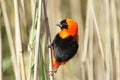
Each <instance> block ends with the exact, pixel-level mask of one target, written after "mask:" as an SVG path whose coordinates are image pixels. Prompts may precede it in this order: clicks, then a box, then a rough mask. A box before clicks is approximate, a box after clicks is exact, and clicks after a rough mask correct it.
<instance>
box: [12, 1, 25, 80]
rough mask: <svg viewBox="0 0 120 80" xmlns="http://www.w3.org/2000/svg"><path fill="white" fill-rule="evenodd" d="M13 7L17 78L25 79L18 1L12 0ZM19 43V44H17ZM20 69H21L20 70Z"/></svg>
mask: <svg viewBox="0 0 120 80" xmlns="http://www.w3.org/2000/svg"><path fill="white" fill-rule="evenodd" d="M14 9H15V27H16V28H15V35H16V54H17V62H18V63H17V64H18V67H19V69H18V71H17V73H18V77H19V79H18V80H21V77H22V80H26V72H25V63H24V56H23V49H22V39H21V29H20V21H19V10H18V1H17V0H14ZM18 45H19V46H18ZM20 69H21V70H20Z"/></svg>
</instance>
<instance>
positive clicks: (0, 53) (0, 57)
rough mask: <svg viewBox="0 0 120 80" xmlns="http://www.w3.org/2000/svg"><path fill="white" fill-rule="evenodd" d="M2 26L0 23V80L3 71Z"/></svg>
mask: <svg viewBox="0 0 120 80" xmlns="http://www.w3.org/2000/svg"><path fill="white" fill-rule="evenodd" d="M2 64H3V63H2V25H1V22H0V80H3V76H2V75H3V74H2V72H3V70H2Z"/></svg>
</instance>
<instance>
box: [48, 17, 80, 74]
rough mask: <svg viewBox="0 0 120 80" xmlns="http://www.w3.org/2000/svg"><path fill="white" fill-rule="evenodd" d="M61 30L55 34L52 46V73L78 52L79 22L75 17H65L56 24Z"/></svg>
mask: <svg viewBox="0 0 120 80" xmlns="http://www.w3.org/2000/svg"><path fill="white" fill-rule="evenodd" d="M56 25H57V26H58V27H59V28H60V31H59V32H58V33H57V34H56V35H55V37H54V39H53V42H52V43H51V44H50V46H51V47H52V52H53V54H52V64H53V71H50V74H54V73H56V72H57V70H58V68H59V67H60V65H64V64H65V63H66V62H68V61H69V60H70V59H71V58H73V56H74V55H75V54H76V53H77V50H78V48H79V45H78V24H77V22H76V21H75V20H73V19H69V18H67V19H64V20H62V21H60V22H59V23H57V24H56Z"/></svg>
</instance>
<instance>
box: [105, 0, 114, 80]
mask: <svg viewBox="0 0 120 80" xmlns="http://www.w3.org/2000/svg"><path fill="white" fill-rule="evenodd" d="M109 7H110V6H109V0H105V19H106V20H105V21H106V24H105V29H106V36H105V37H106V42H105V43H106V44H105V47H106V48H105V51H106V52H105V62H106V76H105V77H106V79H105V80H110V79H111V76H113V75H111V62H110V61H111V59H112V58H111V39H110V9H109Z"/></svg>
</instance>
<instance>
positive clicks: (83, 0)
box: [0, 0, 120, 80]
mask: <svg viewBox="0 0 120 80" xmlns="http://www.w3.org/2000/svg"><path fill="white" fill-rule="evenodd" d="M37 1H39V0H37ZM3 3H5V4H6V5H5V6H6V9H5V7H4V5H2V4H3ZM0 4H1V5H0V35H1V36H0V40H2V44H1V46H2V52H0V54H1V55H2V63H1V64H2V66H0V67H1V68H2V76H3V80H15V77H14V71H13V65H12V62H11V54H10V53H11V52H10V47H9V44H8V37H7V36H8V35H7V33H6V28H5V26H6V25H5V24H6V23H5V20H6V19H5V18H4V17H3V16H4V15H3V14H4V12H3V10H6V11H7V12H6V13H7V15H8V19H9V23H10V28H11V31H12V35H13V37H12V38H13V41H14V42H15V14H14V2H13V0H0ZM33 5H34V0H18V7H19V14H20V15H19V17H20V27H21V34H22V46H23V50H24V54H25V55H24V58H25V60H26V61H28V60H29V59H28V58H29V57H28V54H27V47H28V43H29V36H30V29H31V26H32V21H33V18H34V12H33V11H34V7H32V6H33ZM46 7H47V15H48V20H49V26H50V33H51V38H52V40H53V38H54V36H55V35H56V33H58V32H59V30H60V29H59V28H58V27H57V26H56V23H57V22H59V21H61V20H63V19H66V18H71V19H74V20H76V21H77V23H78V25H79V50H78V52H77V54H76V56H75V57H74V58H73V59H71V60H70V61H69V62H68V63H67V64H65V65H64V66H61V67H60V68H59V70H58V71H57V73H56V74H55V75H54V77H55V80H120V0H46ZM41 21H42V24H44V13H43V11H42V19H41ZM44 31H45V30H44V26H42V27H41V35H42V36H41V42H42V43H43V44H42V43H41V45H42V49H43V54H44V60H45V64H46V65H48V54H47V53H45V49H46V45H47V44H45V43H44V40H45V39H46V38H45V37H46V36H45V34H46V32H44ZM1 46H0V48H1ZM0 51H1V50H0ZM25 65H28V64H27V63H25ZM46 65H45V66H46ZM46 69H47V70H46V73H48V66H46ZM46 75H47V76H48V74H46ZM46 79H47V78H46Z"/></svg>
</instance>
